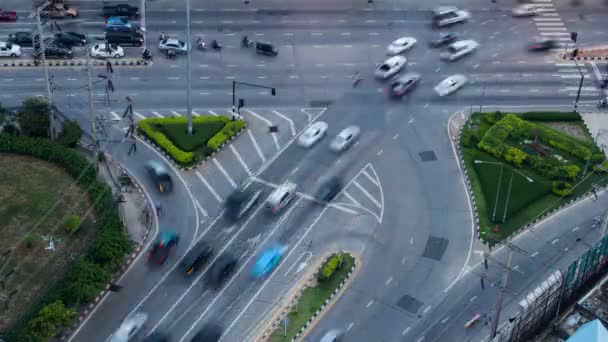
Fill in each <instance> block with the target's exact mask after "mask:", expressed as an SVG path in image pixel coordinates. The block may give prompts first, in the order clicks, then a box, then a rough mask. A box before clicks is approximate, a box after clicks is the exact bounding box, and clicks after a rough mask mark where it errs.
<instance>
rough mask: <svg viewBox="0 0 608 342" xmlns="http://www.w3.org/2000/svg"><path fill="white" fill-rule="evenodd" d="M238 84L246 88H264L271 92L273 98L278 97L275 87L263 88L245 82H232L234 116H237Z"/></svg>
mask: <svg viewBox="0 0 608 342" xmlns="http://www.w3.org/2000/svg"><path fill="white" fill-rule="evenodd" d="M237 84H241V85H246V86H250V87H256V88H264V89H268V90H270V94H271V95H272V96H276V94H277V91H276V88H274V87H267V86H263V85H259V84H252V83H245V82H237V81H234V80H233V81H232V116H233V117H234V116H236V85H237Z"/></svg>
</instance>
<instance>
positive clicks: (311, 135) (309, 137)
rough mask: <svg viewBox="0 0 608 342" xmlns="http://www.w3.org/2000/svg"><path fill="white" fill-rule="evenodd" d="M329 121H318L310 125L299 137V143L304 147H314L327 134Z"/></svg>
mask: <svg viewBox="0 0 608 342" xmlns="http://www.w3.org/2000/svg"><path fill="white" fill-rule="evenodd" d="M327 127H328V126H327V123H326V122H324V121H317V122H315V123H313V124H312V125H310V126H309V127H308V128H307V129H306V130H305V131H304V133H302V135H300V137H299V138H298V145H300V146H302V147H306V148H309V147H312V146H313V145H314V144H316V143H318V142H319V141H320V140H321V139H323V137H325V135H326V134H327Z"/></svg>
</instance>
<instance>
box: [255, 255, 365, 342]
mask: <svg viewBox="0 0 608 342" xmlns="http://www.w3.org/2000/svg"><path fill="white" fill-rule="evenodd" d="M338 253H343V254H348V255H350V256H351V257H352V258H353V259H354V265H353V266H352V267H351V269H350V271H349V272H348V274H347V275H346V278H344V279H343V280H342V282H341V283H340V285H339V286H338V287H337V288H336V289H335V290H334V292H332V293H331V295H330V296H329V298H327V299H326V300H325V301H324V302H323V304H321V307H319V308H318V309H317V310H316V311H315V313H314V314H313V315H312V317H311V318H310V319H308V321H306V323H305V324H304V326H303V327H302V328H300V331H298V333H297V334H296V336H295V337H294V338H292V339H291V342H295V341H297V339H298V337H300V336H302V335H303V333H304V332H305V331H306V329H307V328H308V327H309V326H310V325H311V324H312V323H313V322H314V321H315V319H317V317H319V315H320V314H321V313H323V310H324V309H325V308H326V307H328V306H329V304H331V303H332V301H333V300H334V299H335V298H337V295H338V293H340V292H341V291H342V290H343V289H345V288H346V287H345V286H344V285H345V284H346V283H347V282H348V281H349V280H350V279H351V277H352V275H353V273H354V272H355V270H356V269H357V266H358V265H357V264H358V259H357V258H356V257H355V255H353V254H351V253H350V252H346V251H339V252H333V253H330V254H329V255H326V256H324V257H323V258H321V259H320V260H322V262H320V265H319V266H318V267H317V268H316V269H315V272H313V275H312V276H310V277H309V278H308V280H307V281H305V282H304V284H303V285H302V287H301V288H300V289H299V290H298V291H297V294H296V295H295V296H294V297H292V300H291V301H290V303H289V304H288V305H287V306H286V307H284V308H283V309H282V310H281V314H280V315H277V316H278V317H275V318H274V320H273V321H272V323H271V324H270V326H269V327H267V328H266V330H265V331H264V332H263V333H262V336H261V337H259V338H258V339H257V341H267V340H268V338H269V337H270V336H271V335H272V333H273V332H274V331H275V330H276V329H277V328H278V327H279V326H280V325H281V322H282V320H283V317H285V316H286V315H287V314H289V312H291V309H292V308H293V307H294V306H295V304H296V302H297V301H298V300H300V298H301V297H302V292H304V290H305V289H306V288H308V287H309V286H308V285H309V284H310V283H311V282H312V281H314V279H315V277H316V274H317V272H318V271H319V269H320V268H321V267H322V265H323V264H324V263H325V262H326V261H327V260H328V259H329V258H330V257H331V256H333V255H334V254H338ZM294 299H295V300H294Z"/></svg>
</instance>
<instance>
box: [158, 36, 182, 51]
mask: <svg viewBox="0 0 608 342" xmlns="http://www.w3.org/2000/svg"><path fill="white" fill-rule="evenodd" d="M158 48H159V49H160V50H161V51H169V50H171V51H175V53H183V54H185V53H188V45H187V44H186V42H183V41H181V40H179V39H175V38H167V39H163V40H161V41H160V43H158Z"/></svg>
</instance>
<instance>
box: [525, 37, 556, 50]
mask: <svg viewBox="0 0 608 342" xmlns="http://www.w3.org/2000/svg"><path fill="white" fill-rule="evenodd" d="M555 48H557V42H556V41H555V40H551V39H538V40H536V41H535V42H532V43H530V44H528V51H530V52H545V51H549V50H552V49H555Z"/></svg>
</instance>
